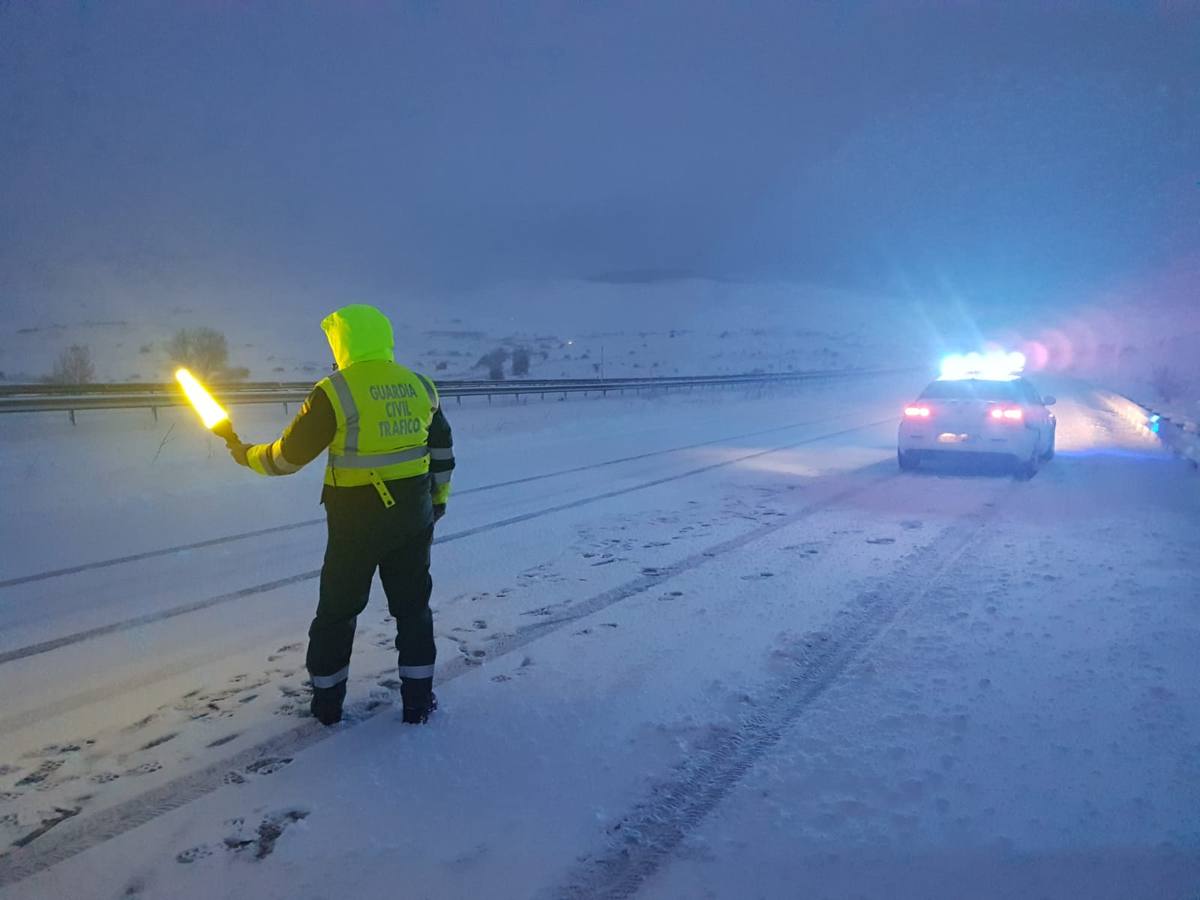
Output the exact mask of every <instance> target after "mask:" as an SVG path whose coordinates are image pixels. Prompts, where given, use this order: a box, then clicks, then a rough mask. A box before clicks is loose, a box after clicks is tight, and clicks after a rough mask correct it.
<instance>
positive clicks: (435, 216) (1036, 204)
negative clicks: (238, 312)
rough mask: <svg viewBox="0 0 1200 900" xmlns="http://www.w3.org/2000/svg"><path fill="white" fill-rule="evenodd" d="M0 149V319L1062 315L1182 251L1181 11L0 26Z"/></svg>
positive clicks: (588, 5) (1194, 188)
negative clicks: (822, 288) (701, 300)
mask: <svg viewBox="0 0 1200 900" xmlns="http://www.w3.org/2000/svg"><path fill="white" fill-rule="evenodd" d="M0 117H2V119H0V121H2V126H3V127H2V129H0V192H2V195H3V202H2V203H0V292H5V293H6V294H7V295H8V296H13V295H15V294H20V293H24V294H29V293H37V292H39V291H44V292H53V291H55V290H61V289H72V290H78V289H79V284H78V280H79V278H78V277H76V276H79V277H86V273H88V272H92V271H95V270H96V269H97V268H101V269H103V270H104V271H105V272H106V273H107V277H109V278H110V279H112V278H115V279H117V280H118V281H119V280H120V279H121V278H122V277H123V274H122V273H124V274H125V275H128V276H129V277H130V278H131V279H135V278H139V277H143V276H145V274H146V272H147V271H150V272H157V277H160V278H163V279H166V280H167V281H169V280H170V278H171V277H172V276H173V275H178V276H179V277H187V278H200V279H214V280H222V279H225V280H229V281H236V282H237V283H239V284H241V285H243V286H245V287H246V288H247V289H248V290H249V292H250V293H251V294H254V293H256V292H257V293H259V294H261V295H263V296H270V295H272V294H273V293H286V291H287V290H289V289H293V288H296V287H298V286H300V285H305V284H309V285H311V284H321V285H339V286H341V287H342V288H344V289H345V290H347V291H359V292H364V293H366V294H370V293H371V292H373V291H387V290H391V289H394V288H396V287H398V286H402V285H406V284H408V285H411V284H429V285H438V284H460V283H472V282H478V281H487V280H490V279H500V278H509V277H541V276H553V277H559V276H567V277H595V276H607V275H614V274H615V275H616V276H617V277H623V275H622V273H628V272H641V271H657V272H680V273H692V274H697V275H702V276H709V277H721V278H736V279H771V278H795V279H800V280H809V281H822V282H826V283H836V284H853V285H866V286H872V287H880V288H887V289H891V290H899V291H909V292H920V291H931V290H935V291H944V292H945V293H946V294H947V295H950V294H955V293H958V294H963V295H966V296H969V297H971V298H974V299H976V300H977V301H979V302H983V303H995V302H1038V303H1043V302H1044V303H1051V304H1067V303H1070V302H1077V301H1078V299H1079V298H1080V297H1082V296H1085V295H1086V293H1087V292H1088V291H1090V290H1093V289H1099V288H1101V287H1103V286H1105V285H1111V284H1113V283H1116V282H1118V281H1121V280H1123V279H1128V278H1131V277H1137V275H1138V273H1139V272H1142V271H1153V270H1155V269H1156V268H1159V267H1164V266H1169V265H1170V264H1171V263H1172V261H1173V260H1174V259H1175V258H1177V257H1179V256H1181V255H1184V254H1187V253H1189V252H1194V251H1195V249H1196V248H1197V247H1200V226H1198V221H1200V215H1198V205H1197V201H1198V200H1200V8H1198V7H1197V6H1196V5H1195V4H1190V3H1177V4H1173V3H1143V4H1138V3H1128V2H1127V3H1119V4H1117V3H1113V4H1100V3H1093V4H1047V3H1037V4H1017V5H1015V6H1014V5H1011V4H1004V5H990V4H980V3H957V4H949V3H944V4H921V5H915V4H897V3H881V4H863V3H822V4H815V5H803V4H799V3H792V2H780V3H773V2H729V3H716V2H710V0H706V2H698V0H694V2H678V3H666V2H599V0H587V2H575V3H525V2H511V3H485V2H467V3H460V4H453V5H452V4H442V3H434V2H429V0H414V2H405V3H394V4H382V3H366V2H336V3H335V2H327V3H313V2H309V3H296V2H278V3H255V4H250V3H235V2H212V0H209V2H200V0H194V2H179V3H161V2H144V3H134V2H101V0H90V2H78V0H77V2H70V3H68V2H58V3H35V2H32V0H31V2H9V3H7V4H0ZM80 273H84V274H83V275H80ZM73 279H74V280H73Z"/></svg>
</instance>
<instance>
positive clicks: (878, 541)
mask: <svg viewBox="0 0 1200 900" xmlns="http://www.w3.org/2000/svg"><path fill="white" fill-rule="evenodd" d="M867 543H868V544H894V543H896V539H895V538H889V537H881V538H867Z"/></svg>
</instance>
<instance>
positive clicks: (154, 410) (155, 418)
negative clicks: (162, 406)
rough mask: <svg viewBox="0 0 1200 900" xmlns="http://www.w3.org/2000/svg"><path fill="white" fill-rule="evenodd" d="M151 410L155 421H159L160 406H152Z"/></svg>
mask: <svg viewBox="0 0 1200 900" xmlns="http://www.w3.org/2000/svg"><path fill="white" fill-rule="evenodd" d="M150 412H151V414H152V415H153V416H154V421H155V422H157V421H158V407H157V406H152V407H150Z"/></svg>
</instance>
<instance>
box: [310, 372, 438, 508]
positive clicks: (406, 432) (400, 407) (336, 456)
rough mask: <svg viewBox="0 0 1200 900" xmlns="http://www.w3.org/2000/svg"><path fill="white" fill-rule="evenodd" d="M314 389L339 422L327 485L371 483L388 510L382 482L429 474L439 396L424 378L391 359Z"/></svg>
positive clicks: (387, 495)
mask: <svg viewBox="0 0 1200 900" xmlns="http://www.w3.org/2000/svg"><path fill="white" fill-rule="evenodd" d="M317 387H319V388H321V390H323V391H324V392H325V395H326V396H327V397H328V398H329V403H330V405H331V406H332V407H333V412H334V415H335V416H336V417H337V432H336V433H335V434H334V437H333V442H332V443H331V444H330V445H329V461H328V463H327V465H326V467H325V483H326V484H327V485H329V486H331V487H359V486H362V485H368V484H371V485H374V486H375V489H376V490H377V491H379V496H380V497H381V498H382V499H383V502H384V505H386V506H391V505H393V503H394V501H393V500H392V497H391V494H390V493H388V491H387V488H386V487H385V486H384V482H385V481H392V480H395V479H398V478H415V477H417V476H420V475H425V474H427V473H428V472H429V447H428V446H427V445H428V441H429V423H430V422H431V421H432V420H433V414H434V412H435V411H436V410H437V408H438V395H437V389H436V388H435V387H434V386H433V382H431V381H430V380H429V379H428V378H425V377H424V376H423V375H419V374H417V373H416V372H413V371H412V370H411V369H408V368H405V367H404V366H402V365H400V364H399V363H395V362H392V361H391V360H386V359H371V360H363V361H362V362H356V363H353V364H351V365H350V366H348V367H347V368H345V369H340V370H338V371H336V372H334V373H333V374H332V375H330V376H329V377H328V378H323V379H322V380H321V381H320V382H318V384H317Z"/></svg>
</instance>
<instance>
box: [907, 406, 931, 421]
mask: <svg viewBox="0 0 1200 900" xmlns="http://www.w3.org/2000/svg"><path fill="white" fill-rule="evenodd" d="M932 412H933V411H932V410H931V409H930V408H929V407H928V406H907V407H905V409H904V415H905V416H906V417H907V418H909V419H928V418H929V416H930V415H931V414H932Z"/></svg>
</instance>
